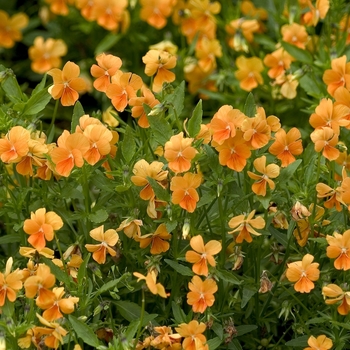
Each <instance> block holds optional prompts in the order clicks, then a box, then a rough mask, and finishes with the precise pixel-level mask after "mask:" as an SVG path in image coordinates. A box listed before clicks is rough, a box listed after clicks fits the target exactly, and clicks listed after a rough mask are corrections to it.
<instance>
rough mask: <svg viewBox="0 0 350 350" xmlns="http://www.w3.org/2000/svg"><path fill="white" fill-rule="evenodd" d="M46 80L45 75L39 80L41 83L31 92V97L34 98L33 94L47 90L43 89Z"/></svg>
mask: <svg viewBox="0 0 350 350" xmlns="http://www.w3.org/2000/svg"><path fill="white" fill-rule="evenodd" d="M46 78H47V74H46V73H45V74H44V76H43V78H42V79H41V82H40V83H39V84H38V85H37V86H36V87H35V88H34V90H33V91H32V96H34V95H35V94H37V93H38V92H40V91H41V90H44V89H45V90H47V88H46V87H45V85H46Z"/></svg>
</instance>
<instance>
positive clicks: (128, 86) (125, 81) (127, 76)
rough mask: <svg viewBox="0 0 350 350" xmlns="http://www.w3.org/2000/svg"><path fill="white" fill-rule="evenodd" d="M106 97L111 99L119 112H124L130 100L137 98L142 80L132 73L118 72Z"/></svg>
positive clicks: (113, 77)
mask: <svg viewBox="0 0 350 350" xmlns="http://www.w3.org/2000/svg"><path fill="white" fill-rule="evenodd" d="M111 79H112V82H111V84H109V85H108V87H107V90H106V95H107V97H108V98H110V99H111V102H112V105H113V106H114V108H115V109H116V110H117V111H118V112H123V111H124V109H125V107H126V106H127V105H128V102H129V100H130V99H132V98H135V97H136V92H137V91H138V90H140V89H141V87H142V84H143V82H142V79H141V77H139V76H138V75H137V74H133V73H131V72H128V73H123V72H122V71H117V72H116V74H115V75H113V76H112V78H111Z"/></svg>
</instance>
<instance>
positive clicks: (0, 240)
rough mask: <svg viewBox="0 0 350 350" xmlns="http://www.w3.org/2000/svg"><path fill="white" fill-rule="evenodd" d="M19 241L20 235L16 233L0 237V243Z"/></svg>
mask: <svg viewBox="0 0 350 350" xmlns="http://www.w3.org/2000/svg"><path fill="white" fill-rule="evenodd" d="M20 241H21V236H20V235H19V234H17V233H15V234H10V235H6V236H2V237H0V244H8V243H17V242H20Z"/></svg>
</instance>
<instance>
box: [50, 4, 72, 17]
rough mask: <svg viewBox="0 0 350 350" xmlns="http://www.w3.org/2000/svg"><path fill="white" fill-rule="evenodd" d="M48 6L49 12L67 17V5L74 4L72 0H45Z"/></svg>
mask: <svg viewBox="0 0 350 350" xmlns="http://www.w3.org/2000/svg"><path fill="white" fill-rule="evenodd" d="M45 2H46V3H47V4H50V11H51V12H52V13H54V14H56V15H61V16H67V15H68V13H69V8H68V5H69V4H74V0H45Z"/></svg>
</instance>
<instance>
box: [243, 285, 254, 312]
mask: <svg viewBox="0 0 350 350" xmlns="http://www.w3.org/2000/svg"><path fill="white" fill-rule="evenodd" d="M256 292H257V289H256V287H253V286H247V287H243V292H242V301H241V308H242V309H243V308H244V307H245V306H246V305H247V303H248V301H249V300H250V299H251V298H252V297H253V295H255V294H256Z"/></svg>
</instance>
